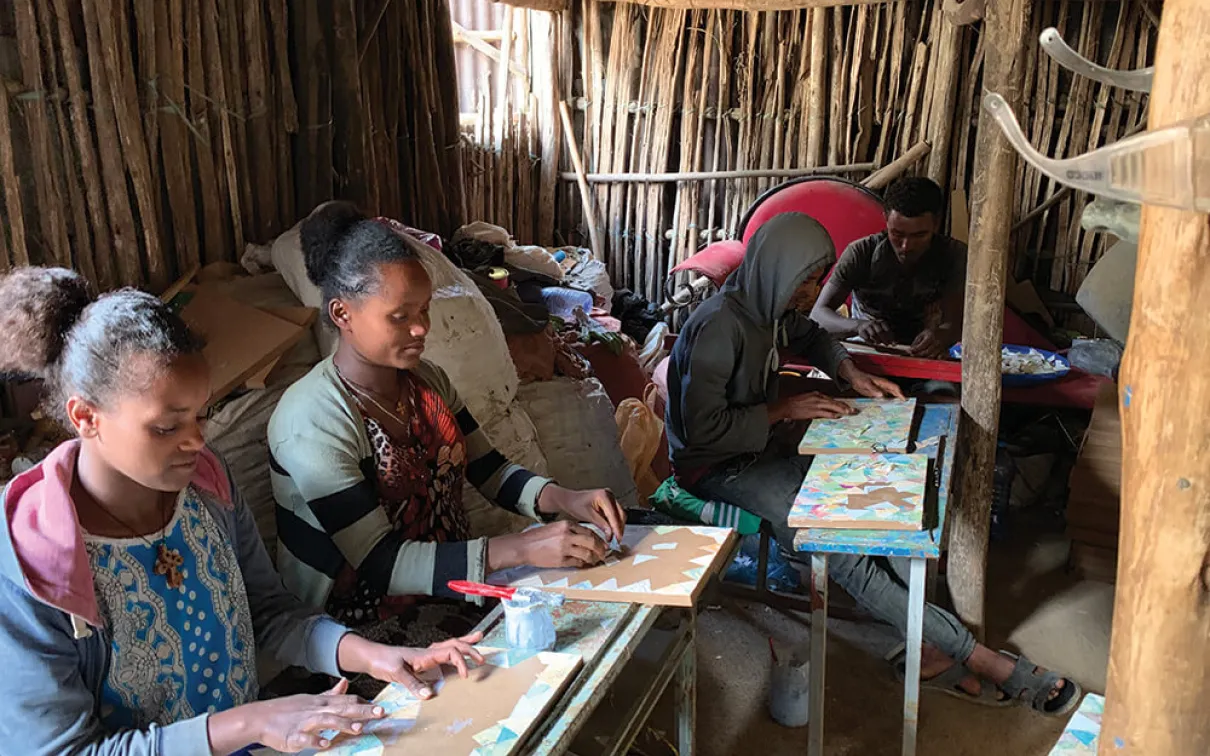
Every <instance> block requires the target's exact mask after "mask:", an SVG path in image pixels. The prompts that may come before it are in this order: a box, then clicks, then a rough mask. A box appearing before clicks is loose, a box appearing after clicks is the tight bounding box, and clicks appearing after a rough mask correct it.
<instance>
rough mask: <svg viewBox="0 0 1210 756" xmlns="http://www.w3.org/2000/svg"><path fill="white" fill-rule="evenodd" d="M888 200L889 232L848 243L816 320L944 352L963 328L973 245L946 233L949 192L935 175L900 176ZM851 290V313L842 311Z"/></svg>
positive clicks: (917, 352)
mask: <svg viewBox="0 0 1210 756" xmlns="http://www.w3.org/2000/svg"><path fill="white" fill-rule="evenodd" d="M884 203H885V206H886V221H887V229H886V231H881V232H879V233H877V234H874V235H873V236H867V237H866V238H864V239H858V240H857V241H855V242H853V243H852V244H850V245H849V246H848V248H847V249H845V251H844V254H842V255H841V256H840V260H839V261H838V262H837V263H836V267H835V268H834V269H833V271H832V277H831V278H829V279H828V282H827V284H826V285H825V286H824V288H823V291H822V292H821V293H820V295H819V299H818V300H817V301H816V304H815V307H814V308H813V309H812V311H811V319H812V320H814V321H815V322H817V323H819V324H820V325H821V326H823V327H824V328H825V329H826V330H827V331H828V332H829V333H831V334H832V335H833V336H835V337H837V338H841V339H845V338H851V337H854V336H857V337H859V338H860V339H861V340H862V341H865V342H867V343H871V344H907V345H909V347H908V351H909V353H910V354H912V355H913V356H916V357H929V358H936V357H941V356H942V355H944V354H945V351H946V349H948V348H949V347H950V346H951V345H953V343H954V342H955V341H957V340H958V338H959V337H960V336H961V334H962V298H963V287H964V285H965V283H966V245H965V244H963V243H962V242H959V241H955V240H954V239H951V238H950V237H948V236H944V235H942V234H941V233H938V229H939V228H940V225H941V213H942V208H943V206H944V197H943V195H942V193H941V187H939V186H937V184H935V183H933V182H932V181H930V180H929V179H927V178H918V177H911V178H903V179H900V180H898V181H896V182H895V183H893V184H891V186H890V188H889V189H887V193H886V198H885V200H884ZM850 295H852V302H851V304H850V315H851V317H845V316H844V315H841V314H840V313H839V312H838V310H839V309H840V307H841V305H843V304H844V302H845V300H846V299H848V298H849V296H850Z"/></svg>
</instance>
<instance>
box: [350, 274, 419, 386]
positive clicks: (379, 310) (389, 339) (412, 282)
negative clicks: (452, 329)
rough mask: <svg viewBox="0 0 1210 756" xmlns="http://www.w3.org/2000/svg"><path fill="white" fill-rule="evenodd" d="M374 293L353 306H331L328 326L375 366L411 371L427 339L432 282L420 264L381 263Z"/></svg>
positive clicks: (355, 301)
mask: <svg viewBox="0 0 1210 756" xmlns="http://www.w3.org/2000/svg"><path fill="white" fill-rule="evenodd" d="M377 267H378V281H377V286H376V287H375V290H374V291H372V292H371V293H369V294H366V295H365V296H363V297H361V298H359V299H356V300H343V299H336V300H333V301H332V303H331V305H330V315H331V317H332V322H333V323H335V324H336V327H337V328H339V329H340V337H341V338H342V339H345V340H347V341H348V342H349V343H350V344H351V346H352V347H353V348H354V349H355V350H356V351H357V353H358V354H359V355H361V356H362V358H364V359H365V360H367V361H369V362H370V363H372V364H374V365H380V366H383V367H393V368H396V369H399V370H410V369H412V368H414V367H416V365H417V364H419V363H420V357H421V355H423V354H424V341H425V339H426V338H427V337H428V333H429V325H430V320H429V305H430V304H431V303H432V300H433V282H432V280H431V279H430V278H429V275H428V272H427V271H425V269H424V266H423V265H421V263H420V261H419V260H403V261H400V262H391V263H382V264H380V265H378V266H377Z"/></svg>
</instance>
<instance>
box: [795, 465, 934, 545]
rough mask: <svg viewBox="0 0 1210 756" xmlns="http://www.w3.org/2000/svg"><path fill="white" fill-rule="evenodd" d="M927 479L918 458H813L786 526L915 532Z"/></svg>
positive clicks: (921, 518)
mask: <svg viewBox="0 0 1210 756" xmlns="http://www.w3.org/2000/svg"><path fill="white" fill-rule="evenodd" d="M927 476H928V457H927V456H925V455H923V454H852V455H849V454H829V455H823V456H819V457H816V458H815V460H814V461H813V462H812V463H811V469H810V470H808V471H807V475H806V478H804V479H803V482H802V488H800V489H799V491H798V496H797V497H796V498H795V500H794V505H793V506H792V507H791V508H790V515H789V517H788V519H787V522H788V524H789V526H790V527H792V528H853V529H865V530H920V529H922V528H923V526H924V491H925V481H926V478H927Z"/></svg>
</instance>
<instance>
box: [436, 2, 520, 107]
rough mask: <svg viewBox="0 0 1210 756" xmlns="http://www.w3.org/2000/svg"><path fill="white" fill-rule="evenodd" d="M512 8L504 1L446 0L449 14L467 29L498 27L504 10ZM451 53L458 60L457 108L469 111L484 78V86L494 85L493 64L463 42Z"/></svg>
mask: <svg viewBox="0 0 1210 756" xmlns="http://www.w3.org/2000/svg"><path fill="white" fill-rule="evenodd" d="M512 10H513V9H512V8H510V7H509V6H507V5H502V4H500V3H494V2H492V1H491V0H450V17H451V18H453V20H454V22H455V23H457V24H459V25H461V26H462V28H464V29H467V30H470V31H495V30H497V29H502V28H503V27H504V14H505V13H509V12H512ZM454 56H455V60H456V61H457V64H458V109H459V110H460V111H461V112H463V113H473V112H475V108H476V101H477V99H478V95H477V93H478V92H479V91H480V89H479V88H480V87H481V86H482V85H483V84H484V83H485V82H486V83H487V84H488V86H494V84H493V83H492V79H493V77H494V74H495V67H496V64H495V63H494V62H493V61H491V60H489V59H488V58H487V56H486V55H484V54H483V53H480V52H478V51H476V50H473V49H471V48H470V47H468V46H467V45H456V46H455V47H454Z"/></svg>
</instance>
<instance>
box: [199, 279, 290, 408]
mask: <svg viewBox="0 0 1210 756" xmlns="http://www.w3.org/2000/svg"><path fill="white" fill-rule="evenodd" d="M184 298H187V299H188V301H186V302H185V304H184V306H183V307H182V308H181V317H183V318H184V319H185V322H186V323H187V324H188V325H189V327H190V328H192V329H193V330H194V331H195V332H196V333H198V334H200V335H201V336H202V338H204V339H205V340H206V348H205V355H206V361H207V362H209V363H210V401H211V402H215V401H217V400H218V399H221V398H223V397H224V396H226V395H227V394H229V393H231V391H232V390H233V389H234V388H236V387H237V386H239V385H241V384H242V383H243V382H244V381H246V380H248V378H249V377H250V376H252V375H254V374H256V373H257V372H258V371H259V370H261V369H262V368H264V367H265V366H266V365H269V364H271V363H273V362H275V361H276V360H277V358H279V357H281V356H282V355H283V354H285V352H286V350H287V349H289V348H290V347H292V346H294V345H295V344H297V343H298V341H299V340H300V339H302V338H303V336H305V335H306V333H307V329H306V328H301V327H299V326H297V325H295V324H294V323H291V322H290V321H288V320H282V319H281V318H279V317H275V316H273V315H270V314H269V313H267V312H265V311H264V310H259V309H257V308H255V307H249V306H248V305H245V304H242V303H240V302H237V301H236V300H234V299H232V298H230V297H227V296H224V295H222V294H220V293H219V292H217V291H214V289H213V288H211V287H202V288H198V289H195V290H193V291H187V292H184V293H182V294H181V295H180V296H179V299H184Z"/></svg>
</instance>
